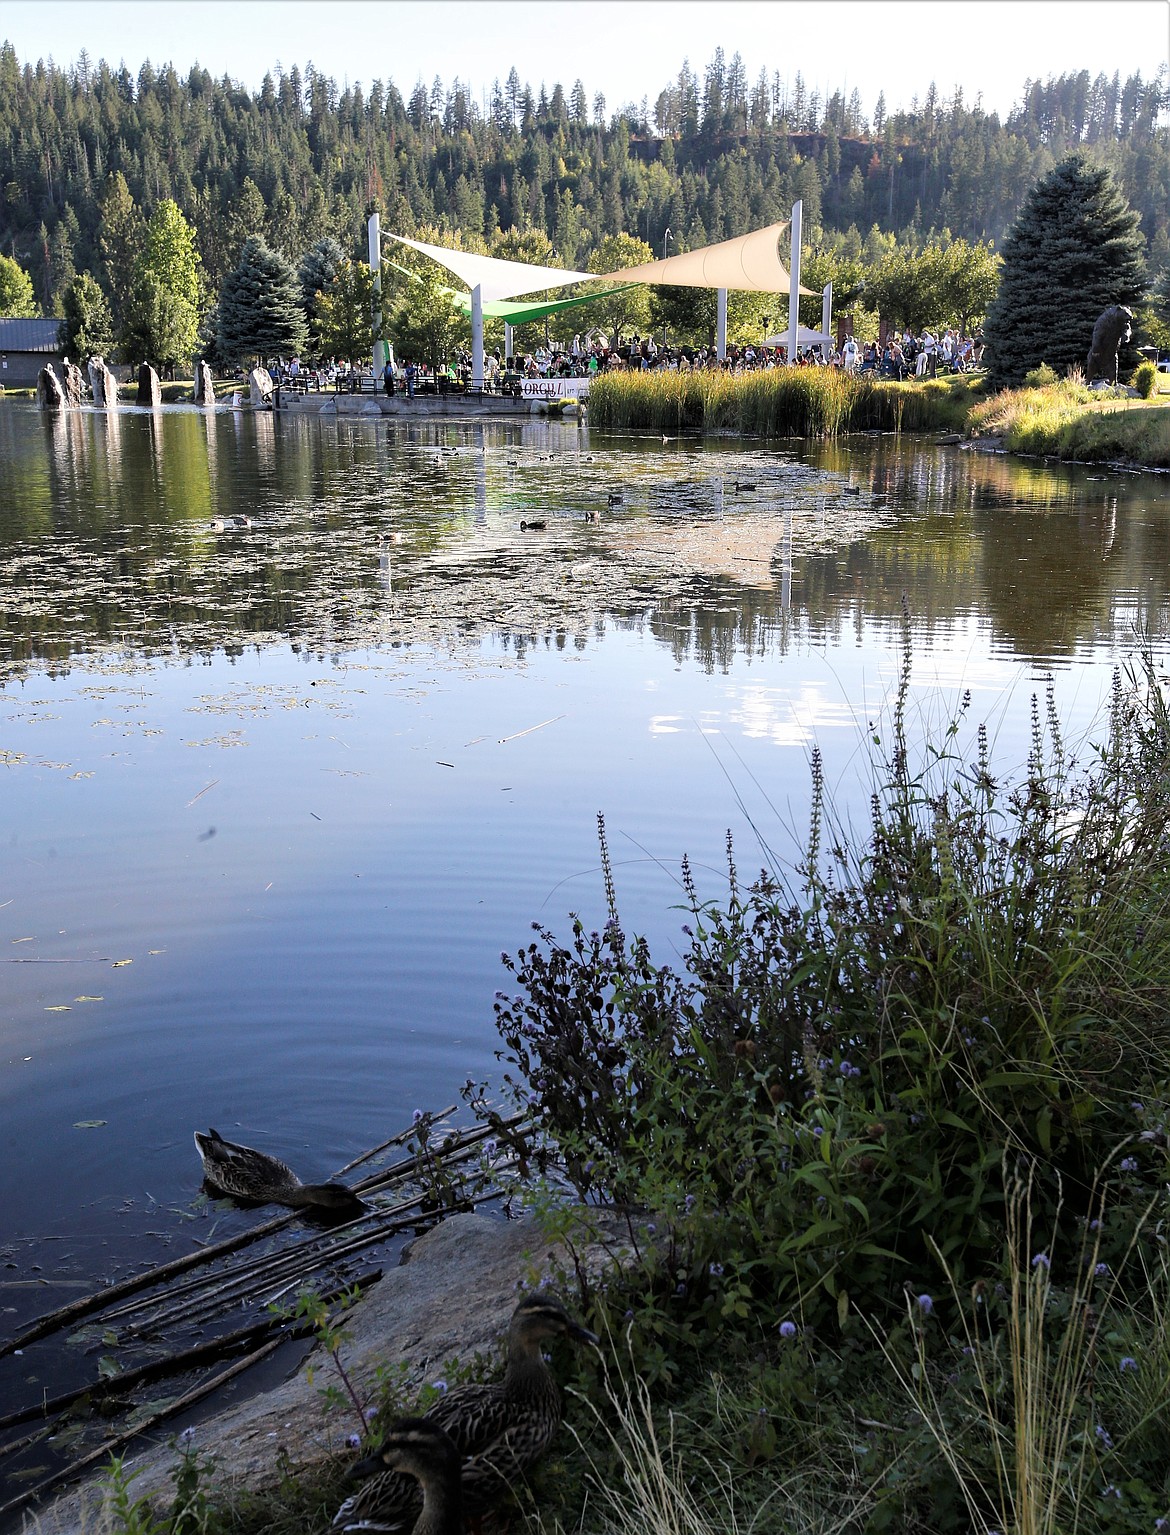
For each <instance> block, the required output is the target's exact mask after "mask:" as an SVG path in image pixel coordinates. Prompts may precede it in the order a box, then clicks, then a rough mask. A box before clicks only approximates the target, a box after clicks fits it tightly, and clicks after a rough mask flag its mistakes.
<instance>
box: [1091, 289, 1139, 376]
mask: <svg viewBox="0 0 1170 1535" xmlns="http://www.w3.org/2000/svg"><path fill="white" fill-rule="evenodd" d="M1132 319H1133V311H1132V310H1131V309H1126V307H1125V306H1124V304H1110V306H1109V308H1108V309H1106V310H1104V311H1103V312H1102V313H1101V314H1100V315H1099V316H1098V317H1097V323H1096V325H1094V326H1093V344H1092V345H1091V346H1090V347H1089V360H1088V362H1087V363H1086V365H1085V377H1086V378H1087V379H1088V381H1089V383H1090V384H1092V383H1095V382H1096V381H1097V380H1098V379H1104V380H1105V381H1106V383H1109V384H1116V382H1117V353H1118V351H1119V349H1120V347H1121V344H1122V342H1124V341H1128V340H1129V337H1130V328H1129V322H1130V321H1131V320H1132Z"/></svg>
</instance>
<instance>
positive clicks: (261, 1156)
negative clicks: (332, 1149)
mask: <svg viewBox="0 0 1170 1535" xmlns="http://www.w3.org/2000/svg"><path fill="white" fill-rule="evenodd" d="M195 1149H196V1151H198V1153H199V1160H200V1161H201V1162H202V1163H203V1176H204V1178H205V1179H206V1180H207V1182H208V1183H209V1184H210V1185H211V1186H212V1188H214V1189H215V1190H216V1191H217V1192H219V1193H221V1194H228V1195H230V1196H231V1197H232V1198H233V1199H246V1200H251V1201H252V1202H253V1203H255V1204H273V1205H287V1206H288V1207H289V1208H290V1209H292V1210H303V1209H308V1208H313V1209H318V1210H323V1211H326V1212H328V1213H331V1214H335V1215H360V1214H361V1213H362V1211H363V1210H364V1209H365V1208H366V1207H365V1205H364V1204H363V1203H362V1201H361V1200H360V1199H359V1198H358V1196H357V1195H356V1194H355V1193H354V1192H353V1190H352V1189H347V1188H346V1187H345V1185H344V1184H343V1183H302V1182H301V1180H300V1179H299V1178H298V1177H297V1175H296V1173H294V1172H293V1170H292V1168H291V1167H289V1166H288V1165H287V1164H286V1163H284V1162H282V1161H281V1160H280V1158H279V1157H273V1156H269V1155H268V1153H267V1152H266V1151H256V1150H254V1149H253V1148H252V1147H251V1146H237V1145H236V1143H235V1142H234V1141H225V1140H224V1138H223V1136H222V1135H220V1133H219V1131H218V1130H208V1132H207V1134H206V1135H204V1134H203V1132H202V1131H200V1130H196V1131H195Z"/></svg>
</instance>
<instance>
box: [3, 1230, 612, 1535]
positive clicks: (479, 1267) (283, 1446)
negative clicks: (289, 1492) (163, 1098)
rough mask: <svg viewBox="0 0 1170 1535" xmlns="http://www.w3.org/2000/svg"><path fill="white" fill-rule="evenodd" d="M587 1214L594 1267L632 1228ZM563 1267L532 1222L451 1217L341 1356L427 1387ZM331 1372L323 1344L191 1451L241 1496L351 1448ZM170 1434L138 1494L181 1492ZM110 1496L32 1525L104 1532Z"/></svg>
mask: <svg viewBox="0 0 1170 1535" xmlns="http://www.w3.org/2000/svg"><path fill="white" fill-rule="evenodd" d="M589 1219H590V1221H591V1222H594V1223H597V1222H599V1221H600V1223H601V1225H602V1228H603V1232H604V1236H603V1239H602V1241H601V1242H595V1243H593V1244H592V1245H587V1246H585V1248H584V1254H583V1261H584V1263H585V1266H586V1268H587V1269H588V1271H589V1272H591V1273H593V1274H597V1273H599V1272H600V1271H601V1270H602V1269H603V1268H605V1267H607V1266H609V1265H611V1264H612V1263H613V1261H614V1258H615V1253H616V1251H617V1250H618V1249H620V1248H623V1247H624V1246H625V1243H626V1240H627V1238H626V1228H625V1226H624V1224H622V1223H621V1222H620V1221H619V1220H618V1219H617V1217H616V1216H614V1217H610V1218H608V1219H607V1218H606V1217H605V1216H604V1215H601V1214H600V1212H596V1211H590V1212H589ZM578 1258H579V1259H580V1258H582V1253H581V1252H578ZM558 1265H563V1266H565V1267H567V1268H568V1269H569V1270H570V1271H571V1269H572V1263H571V1261H570V1259H569V1255H568V1253H567V1251H565V1250H564V1249H563V1248H559V1247H558V1246H557V1244H556V1243H554V1242H550V1241H548V1240H547V1239H545V1238H542V1236H541V1233H540V1232H539V1230H538V1229H537V1227H536V1226H535V1225H534V1224H533V1223H532V1222H530V1221H528V1220H524V1221H502V1220H499V1219H492V1218H490V1217H488V1216H484V1215H455V1216H452V1217H450V1219H448V1220H446V1221H444V1222H443V1223H442V1224H441V1225H439V1226H436V1227H435V1228H434V1229H433V1230H431V1231H428V1232H427V1233H426V1234H425V1235H424V1236H421V1237H419V1238H418V1240H417V1241H416V1242H414V1243H413V1244H412V1245H411V1246H410V1247H409V1248H408V1249H407V1251H406V1254H405V1255H404V1258H403V1262H402V1264H401V1266H400V1267H398V1268H396V1269H392V1270H391V1271H390V1272H389V1273H387V1274H385V1275H384V1276H383V1278H382V1279H381V1280H380V1281H379V1282H378V1283H377V1284H376V1285H374V1286H372V1287H371V1289H370V1290H369V1291H368V1292H367V1293H366V1294H365V1295H364V1296H363V1297H362V1299H361V1300H360V1301H359V1302H358V1303H357V1304H356V1305H355V1306H354V1307H353V1308H352V1310H350V1311H349V1312H347V1314H346V1319H345V1330H346V1333H347V1335H348V1341H347V1342H346V1343H345V1344H344V1345H343V1350H342V1358H343V1360H344V1362H345V1366H346V1369H347V1371H348V1372H349V1374H350V1376H351V1378H352V1379H353V1381H354V1383H355V1385H356V1387H357V1389H358V1391H359V1392H363V1391H372V1390H373V1389H374V1387H375V1383H376V1378H377V1370H378V1368H379V1367H380V1366H384V1365H388V1364H389V1365H394V1364H397V1363H399V1362H405V1363H406V1364H407V1365H408V1366H409V1370H410V1377H411V1379H412V1380H414V1381H416V1382H417V1383H418V1384H419V1385H421V1384H422V1383H423V1382H424V1381H425V1380H426V1379H428V1378H429V1375H430V1374H433V1375H435V1376H437V1375H439V1374H440V1373H441V1370H442V1368H443V1367H444V1366H445V1365H446V1363H447V1361H449V1360H450V1359H451V1358H452V1357H453V1356H456V1355H457V1356H458V1357H459V1358H460V1359H464V1360H470V1359H471V1358H473V1356H474V1355H475V1354H477V1353H485V1352H492V1353H497V1354H498V1353H499V1345H500V1340H501V1339H502V1337H503V1334H504V1333H505V1331H506V1328H507V1323H508V1319H509V1318H510V1316H511V1314H512V1311H513V1310H514V1308H515V1305H516V1300H517V1297H518V1294H519V1292H520V1287H521V1285H522V1284H530V1283H532V1282H533V1280H534V1279H535V1280H539V1278H540V1276H541V1275H543V1274H545V1273H547V1272H548V1271H549V1270H550V1269H551V1268H554V1267H556V1266H558ZM570 1304H571V1302H570ZM314 1373H315V1375H316V1378H315V1379H310V1376H311V1375H313V1374H314ZM332 1375H333V1366H332V1363H331V1361H330V1360H329V1358H328V1356H327V1355H326V1354H325V1353H324V1351H323V1350H322V1349H321V1348H320V1347H319V1346H315V1347H313V1348H312V1349H311V1350H310V1352H309V1354H308V1356H307V1358H305V1359H304V1360H303V1361H302V1363H301V1365H300V1366H299V1368H298V1369H297V1371H296V1373H295V1374H294V1375H292V1376H291V1377H290V1378H289V1379H287V1380H285V1381H283V1382H281V1383H280V1384H279V1385H277V1386H274V1387H272V1388H271V1389H270V1390H268V1391H264V1392H261V1393H259V1394H257V1395H255V1396H251V1397H249V1398H248V1399H247V1400H246V1401H243V1402H240V1403H239V1404H237V1405H233V1406H231V1407H228V1408H225V1409H224V1410H223V1411H222V1412H220V1413H219V1414H217V1415H215V1416H213V1417H211V1418H209V1419H207V1421H205V1422H201V1423H200V1424H199V1426H198V1427H197V1428H196V1430H195V1432H194V1438H193V1447H194V1448H195V1449H196V1450H197V1451H198V1452H199V1453H200V1454H201V1455H207V1456H210V1457H211V1459H212V1460H213V1462H214V1470H213V1477H214V1484H215V1486H216V1488H217V1489H218V1490H220V1491H222V1492H228V1493H232V1492H241V1491H244V1490H249V1491H256V1490H258V1489H262V1488H264V1487H267V1486H272V1485H275V1484H276V1483H277V1482H278V1481H279V1480H280V1477H281V1471H280V1461H281V1460H283V1459H284V1458H285V1457H286V1456H287V1460H288V1462H289V1463H290V1464H291V1466H292V1468H293V1470H294V1472H297V1473H299V1472H303V1471H308V1470H311V1469H312V1468H314V1467H316V1466H320V1465H322V1464H323V1463H325V1462H326V1461H328V1460H329V1459H331V1458H333V1457H339V1456H352V1455H353V1453H354V1452H353V1451H352V1450H351V1449H349V1448H348V1446H347V1438H348V1436H349V1434H351V1433H352V1432H353V1429H354V1424H353V1422H352V1421H350V1417H349V1416H348V1415H347V1414H345V1413H344V1412H342V1411H340V1410H338V1409H335V1408H331V1407H327V1406H326V1405H325V1404H324V1402H323V1401H322V1390H323V1388H324V1387H325V1386H326V1385H329V1384H331V1383H332ZM173 1433H174V1430H173V1429H170V1430H168V1431H163V1433H162V1436H161V1442H155V1443H152V1444H148V1445H136V1446H133V1447H132V1448H131V1449H130V1450H128V1451H127V1452H126V1456H125V1461H126V1470H127V1471H128V1472H132V1473H136V1475H135V1481H134V1496H135V1497H136V1498H137V1497H141V1496H143V1495H146V1496H148V1497H151V1498H160V1499H169V1498H170V1497H171V1496H173V1491H174V1488H173V1482H172V1474H173V1470H174V1463H175V1454H174V1451H173V1450H172V1449H171V1447H170V1439H171V1438H172V1437H173ZM101 1502H102V1487H101V1480H100V1478H90V1479H89V1480H88V1481H85V1482H83V1483H81V1484H80V1485H79V1486H77V1487H75V1488H73V1489H71V1490H69V1491H68V1492H66V1493H63V1494H61V1495H60V1496H58V1497H57V1498H56V1499H55V1500H54V1501H52V1502H50V1503H48V1504H45V1505H44V1506H43V1507H41V1508H34V1509H30V1510H29V1511H28V1512H27V1513H26V1514H25V1516H24V1517H25V1523H24V1529H25V1530H26V1531H28V1532H29V1535H32V1532H33V1531H35V1532H37V1535H101V1532H102V1531H103V1530H104V1524H103V1521H102V1518H101Z"/></svg>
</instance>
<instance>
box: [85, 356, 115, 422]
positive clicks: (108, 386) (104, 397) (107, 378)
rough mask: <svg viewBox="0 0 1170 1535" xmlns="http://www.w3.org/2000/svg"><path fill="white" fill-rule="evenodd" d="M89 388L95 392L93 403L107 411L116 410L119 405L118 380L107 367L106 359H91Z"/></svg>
mask: <svg viewBox="0 0 1170 1535" xmlns="http://www.w3.org/2000/svg"><path fill="white" fill-rule="evenodd" d="M89 387H90V388H91V389H92V390H93V403H94V404H95V405H97V406H99V407H100V408H102V409H105V410H116V409H117V405H118V380H117V379H116V378H115V377H114V375H113V374H112V373H111V372H110V370H109V368H107V367H106V360H105V358H104V357H91V358H90V359H89Z"/></svg>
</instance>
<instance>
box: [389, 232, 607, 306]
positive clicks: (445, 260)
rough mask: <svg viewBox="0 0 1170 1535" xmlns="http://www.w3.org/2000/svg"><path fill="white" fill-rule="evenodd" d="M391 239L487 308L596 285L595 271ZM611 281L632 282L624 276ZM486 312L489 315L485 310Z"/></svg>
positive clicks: (396, 237)
mask: <svg viewBox="0 0 1170 1535" xmlns="http://www.w3.org/2000/svg"><path fill="white" fill-rule="evenodd" d="M386 238H387V239H388V240H397V241H398V243H399V244H400V245H409V246H410V248H411V250H416V251H419V252H420V253H421V254H422V255H424V256H429V257H430V258H431V260H432V261H437V262H438V264H439V265H440V266H443V267H446V268H447V270H448V272H454V273H455V276H456V277H458V278H461V279H462V281H463V282H465V283H466V284H467V286H468V287H469V288H478V289H479V291H480V297H481V298H482V300H483V302H484V305H485V306H486V305H487V304H490V303H492V302H494V301H495V300H497V299H505V298H517V297H518V296H519V295H520V294H522V293H535V292H536V290H537V289H538V288H567V287H568V286H569V284H570V283H574V282H596V281H597V274H596V273H595V272H567V271H565V270H564V268H563V267H555V266H529V265H528V264H527V262H524V261H501V260H500V259H499V257H497V256H477V255H475V254H474V253H473V252H471V251H456V250H447V249H446V247H444V246H442V245H427V244H426V243H425V242H424V241H422V240H409V239H407V237H406V236H405V235H396V234H389V233H387V235H386ZM608 280H609V281H619V280H620V281H622V282H629V281H630V279H629V278H627V277H622V275H621V274H620V273H619V274H618V275H617V278H610V279H608ZM484 313H485V314H486V313H487V310H486V307H485V310H484Z"/></svg>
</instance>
